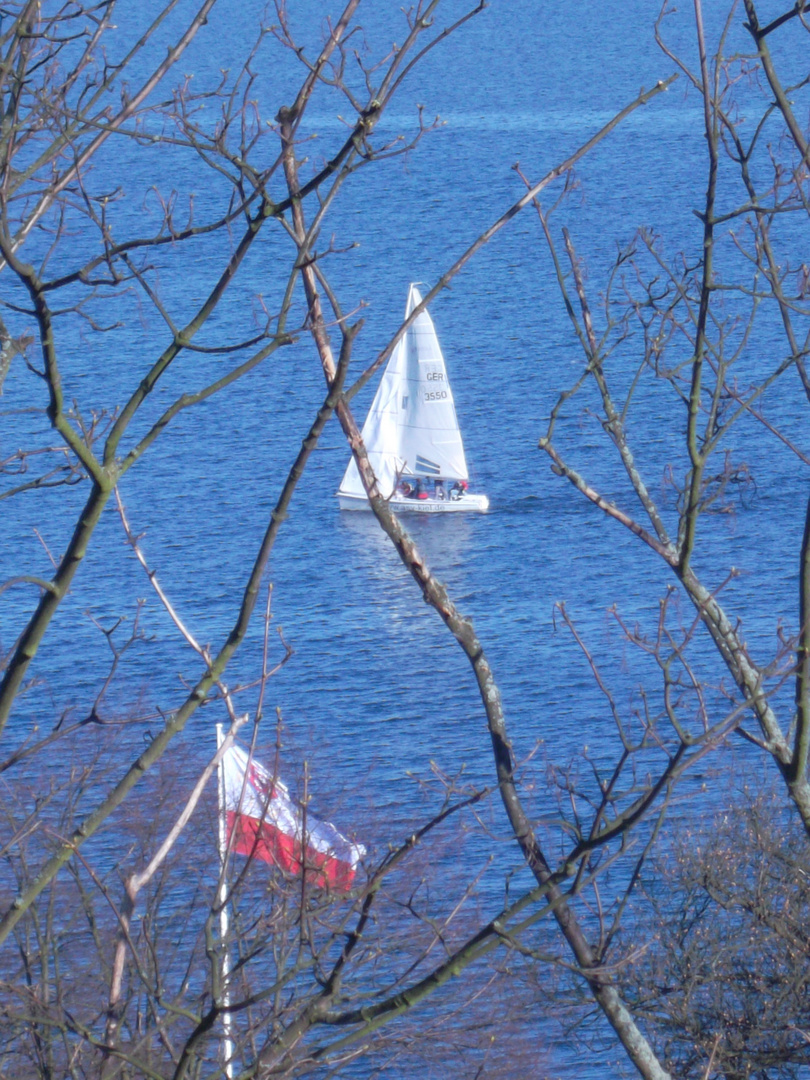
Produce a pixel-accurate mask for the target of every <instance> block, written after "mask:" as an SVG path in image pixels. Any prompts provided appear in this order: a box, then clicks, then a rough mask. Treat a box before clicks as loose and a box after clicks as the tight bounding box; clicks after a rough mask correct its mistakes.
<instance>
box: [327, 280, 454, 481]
mask: <svg viewBox="0 0 810 1080" xmlns="http://www.w3.org/2000/svg"><path fill="white" fill-rule="evenodd" d="M421 302H422V297H421V295H420V293H419V290H418V289H417V288H416V286H415V285H411V287H410V291H409V292H408V303H407V306H406V308H405V318H406V319H407V317H408V316H409V315H410V314H411V312H412V311H413V309H414V308H415V307H416V306H417V305H418V304H421ZM363 442H364V443H365V446H366V450H367V451H368V456H369V461H370V462H371V466H372V468H373V469H374V474H375V476H376V477H377V481H378V483H379V486H380V493H381V494H382V495H383V497H384V498H388V497H389V496H390V495H391V494H392V493H393V491H394V486H395V484H396V482H397V478H398V477H399V476H435V477H437V478H438V477H441V478H442V479H443V480H466V479H467V478H468V474H467V462H466V460H465V457H464V446H463V444H462V442H461V432H460V431H459V429H458V420H457V419H456V407H455V405H454V403H453V392H452V390H451V389H450V383H449V382H448V380H447V370H446V368H445V365H444V357H443V356H442V351H441V348H440V347H439V339H438V338H437V337H436V331H435V329H434V327H433V321H432V319H431V318H430V315H428V313H427V311H423V312H422V313H421V315H418V316H417V318H416V319H415V320H414V321H413V322H412V323H411V325H410V326H409V327H408V329H407V330H406V331H405V333H404V334H403V336H402V337H401V338H400V339H399V341H398V342H397V344H396V346H395V348H394V351H393V353H392V354H391V358H390V359H389V361H388V365H387V367H386V369H385V372H384V374H383V377H382V380H381V382H380V385H379V387H378V388H377V393H376V394H375V395H374V401H373V402H372V403H371V409H370V410H369V414H368V416H367V417H366V422H365V424H364V425H363ZM340 490H341V491H342V492H345V493H346V494H352V495H363V494H365V491H364V488H363V483H362V481H361V479H360V474H359V472H358V471H357V465H356V464H355V461H354V458H352V460H351V461H350V462H349V467H348V468H347V469H346V474H345V476H344V477H343V482H342V484H341V485H340Z"/></svg>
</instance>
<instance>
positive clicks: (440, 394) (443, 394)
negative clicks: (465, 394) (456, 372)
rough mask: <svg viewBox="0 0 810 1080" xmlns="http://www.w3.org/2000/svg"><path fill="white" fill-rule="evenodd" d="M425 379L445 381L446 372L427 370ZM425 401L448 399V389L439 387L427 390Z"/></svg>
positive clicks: (437, 381)
mask: <svg viewBox="0 0 810 1080" xmlns="http://www.w3.org/2000/svg"><path fill="white" fill-rule="evenodd" d="M425 379H426V381H427V382H432V383H443V382H444V372H443V371H427V372H425ZM424 393H425V396H424V398H423V400H424V401H446V400H447V398H448V397H449V395H448V393H447V391H446V390H440V389H439V387H435V388H431V389H430V390H425V392H424Z"/></svg>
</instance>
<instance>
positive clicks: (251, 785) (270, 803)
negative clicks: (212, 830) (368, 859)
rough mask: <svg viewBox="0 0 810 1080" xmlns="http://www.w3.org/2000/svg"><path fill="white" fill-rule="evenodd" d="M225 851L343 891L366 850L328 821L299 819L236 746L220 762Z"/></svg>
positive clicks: (300, 812)
mask: <svg viewBox="0 0 810 1080" xmlns="http://www.w3.org/2000/svg"><path fill="white" fill-rule="evenodd" d="M221 768H222V770H223V775H224V789H225V791H224V794H225V811H226V813H227V820H228V836H229V837H231V850H232V851H235V852H236V853H237V854H239V855H248V856H251V857H252V858H254V859H261V860H262V861H263V862H269V863H273V864H274V865H275V866H279V867H281V869H282V870H285V871H286V872H287V873H289V874H300V873H302V872H304V871H306V876H307V880H308V881H311V882H312V883H313V884H314V885H318V886H320V887H321V888H325V887H327V886H328V887H329V888H332V889H338V890H340V891H344V892H345V891H348V890H349V889H351V887H352V883H353V881H354V875H355V871H356V869H357V864H358V862H359V861H360V859H361V858H362V857H363V856H364V855H365V853H366V849H365V848H364V847H363V845H362V844H353V843H352V842H351V841H350V840H347V839H346V837H345V836H343V835H342V834H341V833H339V832H338V831H337V829H336V828H335V827H334V825H330V823H329V822H328V821H319V820H318V818H316V817H314V816H313V815H312V814H306V815H305V813H304V809H303V807H301V806H298V804H297V803H295V802H294V801H293V800H292V799H291V798H290V794H289V792H288V791H287V788H286V787H285V786H284V784H282V783H281V781H280V780H279V779H278V778H276V779H274V778H273V776H272V775H271V774H270V773H269V772H268V771H267V769H265V768H264V766H263V765H261V764H260V763H259V762H258V761H255V760H254V759H253V758H249V757H248V755H247V754H246V753H245V751H244V750H243V749H242V748H241V747H239V746H231V747H230V748H229V749H228V750H227V752H226V753H225V756H224V757H223V759H222V766H221Z"/></svg>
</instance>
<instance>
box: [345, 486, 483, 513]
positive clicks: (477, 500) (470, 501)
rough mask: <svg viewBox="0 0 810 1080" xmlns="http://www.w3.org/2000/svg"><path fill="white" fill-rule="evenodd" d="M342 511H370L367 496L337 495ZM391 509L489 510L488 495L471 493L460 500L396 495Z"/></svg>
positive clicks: (424, 511)
mask: <svg viewBox="0 0 810 1080" xmlns="http://www.w3.org/2000/svg"><path fill="white" fill-rule="evenodd" d="M337 497H338V502H339V504H340V509H341V510H370V509H371V507H370V506H369V502H368V499H367V498H366V497H365V495H351V494H349V493H348V492H344V491H339V492H338V493H337ZM388 505H389V506H390V508H391V509H392V510H394V511H396V513H398V514H460V513H463V512H464V511H467V512H468V513H469V512H470V511H472V512H473V513H479V514H485V513H486V512H487V510H488V509H489V499H488V498H487V497H486V495H473V494H471V493H470V492H469V491H468V492H467V493H466V494H464V495H462V497H461V498H460V499H430V498H428V499H406V498H403V497H401V496H399V495H394V496H392V497H391V498H390V499H389V500H388Z"/></svg>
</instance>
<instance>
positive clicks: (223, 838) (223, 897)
mask: <svg viewBox="0 0 810 1080" xmlns="http://www.w3.org/2000/svg"><path fill="white" fill-rule="evenodd" d="M222 740H223V735H222V724H217V750H218V749H219V748H220V746H222ZM217 795H218V801H219V838H218V839H219V889H218V890H217V904H218V906H219V938H220V942H221V944H222V966H221V969H220V971H221V979H222V1032H223V1035H224V1036H225V1038H224V1040H223V1044H222V1050H223V1054H224V1057H225V1076H226V1078H227V1080H233V1051H234V1046H233V1039H232V1038H231V1031H232V1025H231V1012H230V1008H231V988H230V986H229V985H228V979H229V978H230V974H231V954H230V950H229V947H228V930H229V927H228V876H227V874H226V872H225V871H226V863H227V860H228V817H227V810H226V808H225V762H224V760H222V761H220V763H219V768H218V769H217Z"/></svg>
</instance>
